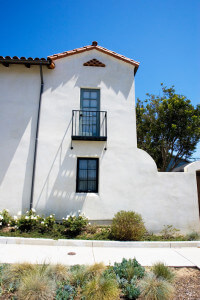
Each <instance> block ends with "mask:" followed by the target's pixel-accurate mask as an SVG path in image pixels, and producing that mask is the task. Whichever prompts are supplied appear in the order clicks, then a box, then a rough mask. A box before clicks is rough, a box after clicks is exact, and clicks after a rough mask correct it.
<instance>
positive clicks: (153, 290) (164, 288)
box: [140, 273, 174, 300]
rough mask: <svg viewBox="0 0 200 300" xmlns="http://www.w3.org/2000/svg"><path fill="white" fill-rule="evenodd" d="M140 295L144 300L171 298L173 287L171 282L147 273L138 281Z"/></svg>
mask: <svg viewBox="0 0 200 300" xmlns="http://www.w3.org/2000/svg"><path fill="white" fill-rule="evenodd" d="M140 288H141V296H142V297H143V299H145V300H169V299H172V297H173V293H174V289H173V286H172V285H171V283H169V282H168V281H166V280H164V279H160V278H157V277H156V276H155V275H154V274H153V273H149V274H148V275H147V276H145V277H144V279H143V280H142V281H141V283H140Z"/></svg>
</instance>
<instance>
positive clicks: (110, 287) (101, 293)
mask: <svg viewBox="0 0 200 300" xmlns="http://www.w3.org/2000/svg"><path fill="white" fill-rule="evenodd" d="M83 296H84V297H85V299H87V300H117V299H120V290H119V288H118V284H117V281H116V280H115V279H113V278H109V277H104V276H96V277H94V278H93V279H92V280H91V281H89V282H87V284H86V285H85V287H84V289H83Z"/></svg>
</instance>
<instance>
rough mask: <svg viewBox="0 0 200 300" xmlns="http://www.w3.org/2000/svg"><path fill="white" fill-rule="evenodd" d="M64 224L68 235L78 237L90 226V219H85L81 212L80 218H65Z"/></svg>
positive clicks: (73, 216)
mask: <svg viewBox="0 0 200 300" xmlns="http://www.w3.org/2000/svg"><path fill="white" fill-rule="evenodd" d="M62 224H63V225H64V227H65V234H66V235H69V236H76V235H78V234H80V233H81V231H83V230H84V229H85V228H86V226H87V224H88V219H87V218H86V217H85V215H84V214H80V211H79V212H78V216H75V215H68V216H67V217H66V218H63V219H62Z"/></svg>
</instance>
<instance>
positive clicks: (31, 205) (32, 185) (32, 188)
mask: <svg viewBox="0 0 200 300" xmlns="http://www.w3.org/2000/svg"><path fill="white" fill-rule="evenodd" d="M40 80H41V84H40V95H39V104H38V114H37V124H36V134H35V147H34V156H33V171H32V182H31V197H30V209H32V208H33V193H34V185H35V170H36V160H37V147H38V133H39V124H40V108H41V100H42V93H43V86H44V81H43V72H42V64H40Z"/></svg>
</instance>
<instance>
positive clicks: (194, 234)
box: [186, 232, 200, 241]
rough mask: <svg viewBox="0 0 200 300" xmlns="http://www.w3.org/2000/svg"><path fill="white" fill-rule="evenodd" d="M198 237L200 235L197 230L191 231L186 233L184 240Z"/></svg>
mask: <svg viewBox="0 0 200 300" xmlns="http://www.w3.org/2000/svg"><path fill="white" fill-rule="evenodd" d="M199 239H200V235H199V234H198V232H191V233H189V234H187V235H186V240H187V241H198V240H199Z"/></svg>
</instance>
